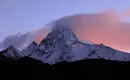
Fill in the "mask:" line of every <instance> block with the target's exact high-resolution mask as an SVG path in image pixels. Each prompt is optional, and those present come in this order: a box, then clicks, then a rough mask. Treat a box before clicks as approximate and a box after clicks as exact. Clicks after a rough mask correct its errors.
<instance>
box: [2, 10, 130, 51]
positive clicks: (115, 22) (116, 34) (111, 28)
mask: <svg viewBox="0 0 130 80" xmlns="http://www.w3.org/2000/svg"><path fill="white" fill-rule="evenodd" d="M129 11H130V10H129V9H127V10H125V11H124V12H123V13H121V14H120V15H119V14H116V13H115V12H114V11H113V10H106V11H103V12H101V13H98V14H77V15H70V16H65V17H62V18H60V19H58V20H55V21H52V22H50V23H49V24H47V25H45V26H46V27H44V28H41V29H39V30H37V31H32V32H29V33H25V34H22V35H19V34H18V35H13V36H10V37H7V38H5V39H4V41H3V42H2V43H1V44H0V47H1V46H3V47H4V48H7V47H8V46H9V45H11V44H13V45H14V46H15V47H18V48H19V49H23V48H24V46H27V45H28V44H29V43H31V42H32V41H33V40H34V41H36V42H37V43H38V44H39V43H40V41H41V40H42V39H43V38H44V37H45V36H46V35H47V34H48V33H49V32H51V30H52V27H56V26H59V25H60V26H62V25H63V26H69V27H71V28H72V30H73V31H74V33H75V34H76V35H77V37H78V38H79V40H82V41H92V42H93V43H95V44H100V43H103V44H105V45H107V46H110V47H112V48H115V49H118V50H121V51H130V36H129V35H130V23H127V22H123V21H121V19H122V18H124V17H125V18H126V17H129ZM32 33H35V34H32Z"/></svg>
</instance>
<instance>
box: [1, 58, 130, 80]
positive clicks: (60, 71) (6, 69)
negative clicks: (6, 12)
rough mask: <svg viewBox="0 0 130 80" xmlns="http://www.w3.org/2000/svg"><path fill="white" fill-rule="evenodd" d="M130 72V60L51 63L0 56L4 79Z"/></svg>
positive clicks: (82, 78)
mask: <svg viewBox="0 0 130 80" xmlns="http://www.w3.org/2000/svg"><path fill="white" fill-rule="evenodd" d="M3 59H4V62H3ZM126 72H128V73H126ZM129 72H130V62H119V61H108V60H104V59H91V60H82V61H75V62H60V63H57V64H55V65H49V64H43V63H42V62H40V61H38V60H34V59H32V58H29V57H24V58H21V59H18V60H16V61H14V60H11V59H8V58H6V57H4V56H0V78H2V77H3V78H4V80H5V78H9V79H17V80H19V79H36V80H39V79H40V78H41V79H42V80H77V79H78V80H87V79H92V78H99V79H113V77H117V78H119V77H123V79H124V78H126V77H129V76H127V75H129ZM123 75H125V76H123ZM128 79H129V78H128ZM0 80H2V79H0Z"/></svg>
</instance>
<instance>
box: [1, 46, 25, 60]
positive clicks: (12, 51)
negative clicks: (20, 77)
mask: <svg viewBox="0 0 130 80" xmlns="http://www.w3.org/2000/svg"><path fill="white" fill-rule="evenodd" d="M0 54H2V55H5V56H6V57H9V58H12V59H18V58H20V57H24V54H23V53H22V52H21V51H19V50H18V49H16V48H15V47H13V46H12V45H11V46H9V47H8V48H7V49H5V50H3V51H1V52H0Z"/></svg>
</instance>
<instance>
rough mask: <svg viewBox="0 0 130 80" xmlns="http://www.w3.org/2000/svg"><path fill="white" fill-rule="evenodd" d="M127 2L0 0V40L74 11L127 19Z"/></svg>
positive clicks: (103, 0) (129, 12)
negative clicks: (105, 14)
mask: <svg viewBox="0 0 130 80" xmlns="http://www.w3.org/2000/svg"><path fill="white" fill-rule="evenodd" d="M129 3H130V0H0V41H2V40H3V39H4V38H5V37H6V36H8V35H12V34H16V33H18V32H22V33H25V32H28V31H32V30H35V29H39V28H42V27H44V25H46V24H47V23H49V22H51V21H53V20H57V19H59V18H61V17H64V16H68V15H74V14H93V13H94V14H98V13H101V12H106V13H109V12H114V13H116V15H117V14H119V16H118V17H121V18H120V19H121V20H122V21H126V22H130V5H129ZM110 17H111V16H110ZM110 20H111V19H110ZM128 32H129V31H128Z"/></svg>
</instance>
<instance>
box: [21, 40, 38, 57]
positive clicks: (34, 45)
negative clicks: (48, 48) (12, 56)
mask: <svg viewBox="0 0 130 80" xmlns="http://www.w3.org/2000/svg"><path fill="white" fill-rule="evenodd" d="M37 48H38V45H37V43H36V42H35V41H33V42H32V43H31V44H30V45H29V46H27V47H26V48H25V49H23V50H22V52H23V53H24V55H26V56H28V55H30V54H32V52H34V51H35V50H36V49H37Z"/></svg>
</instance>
